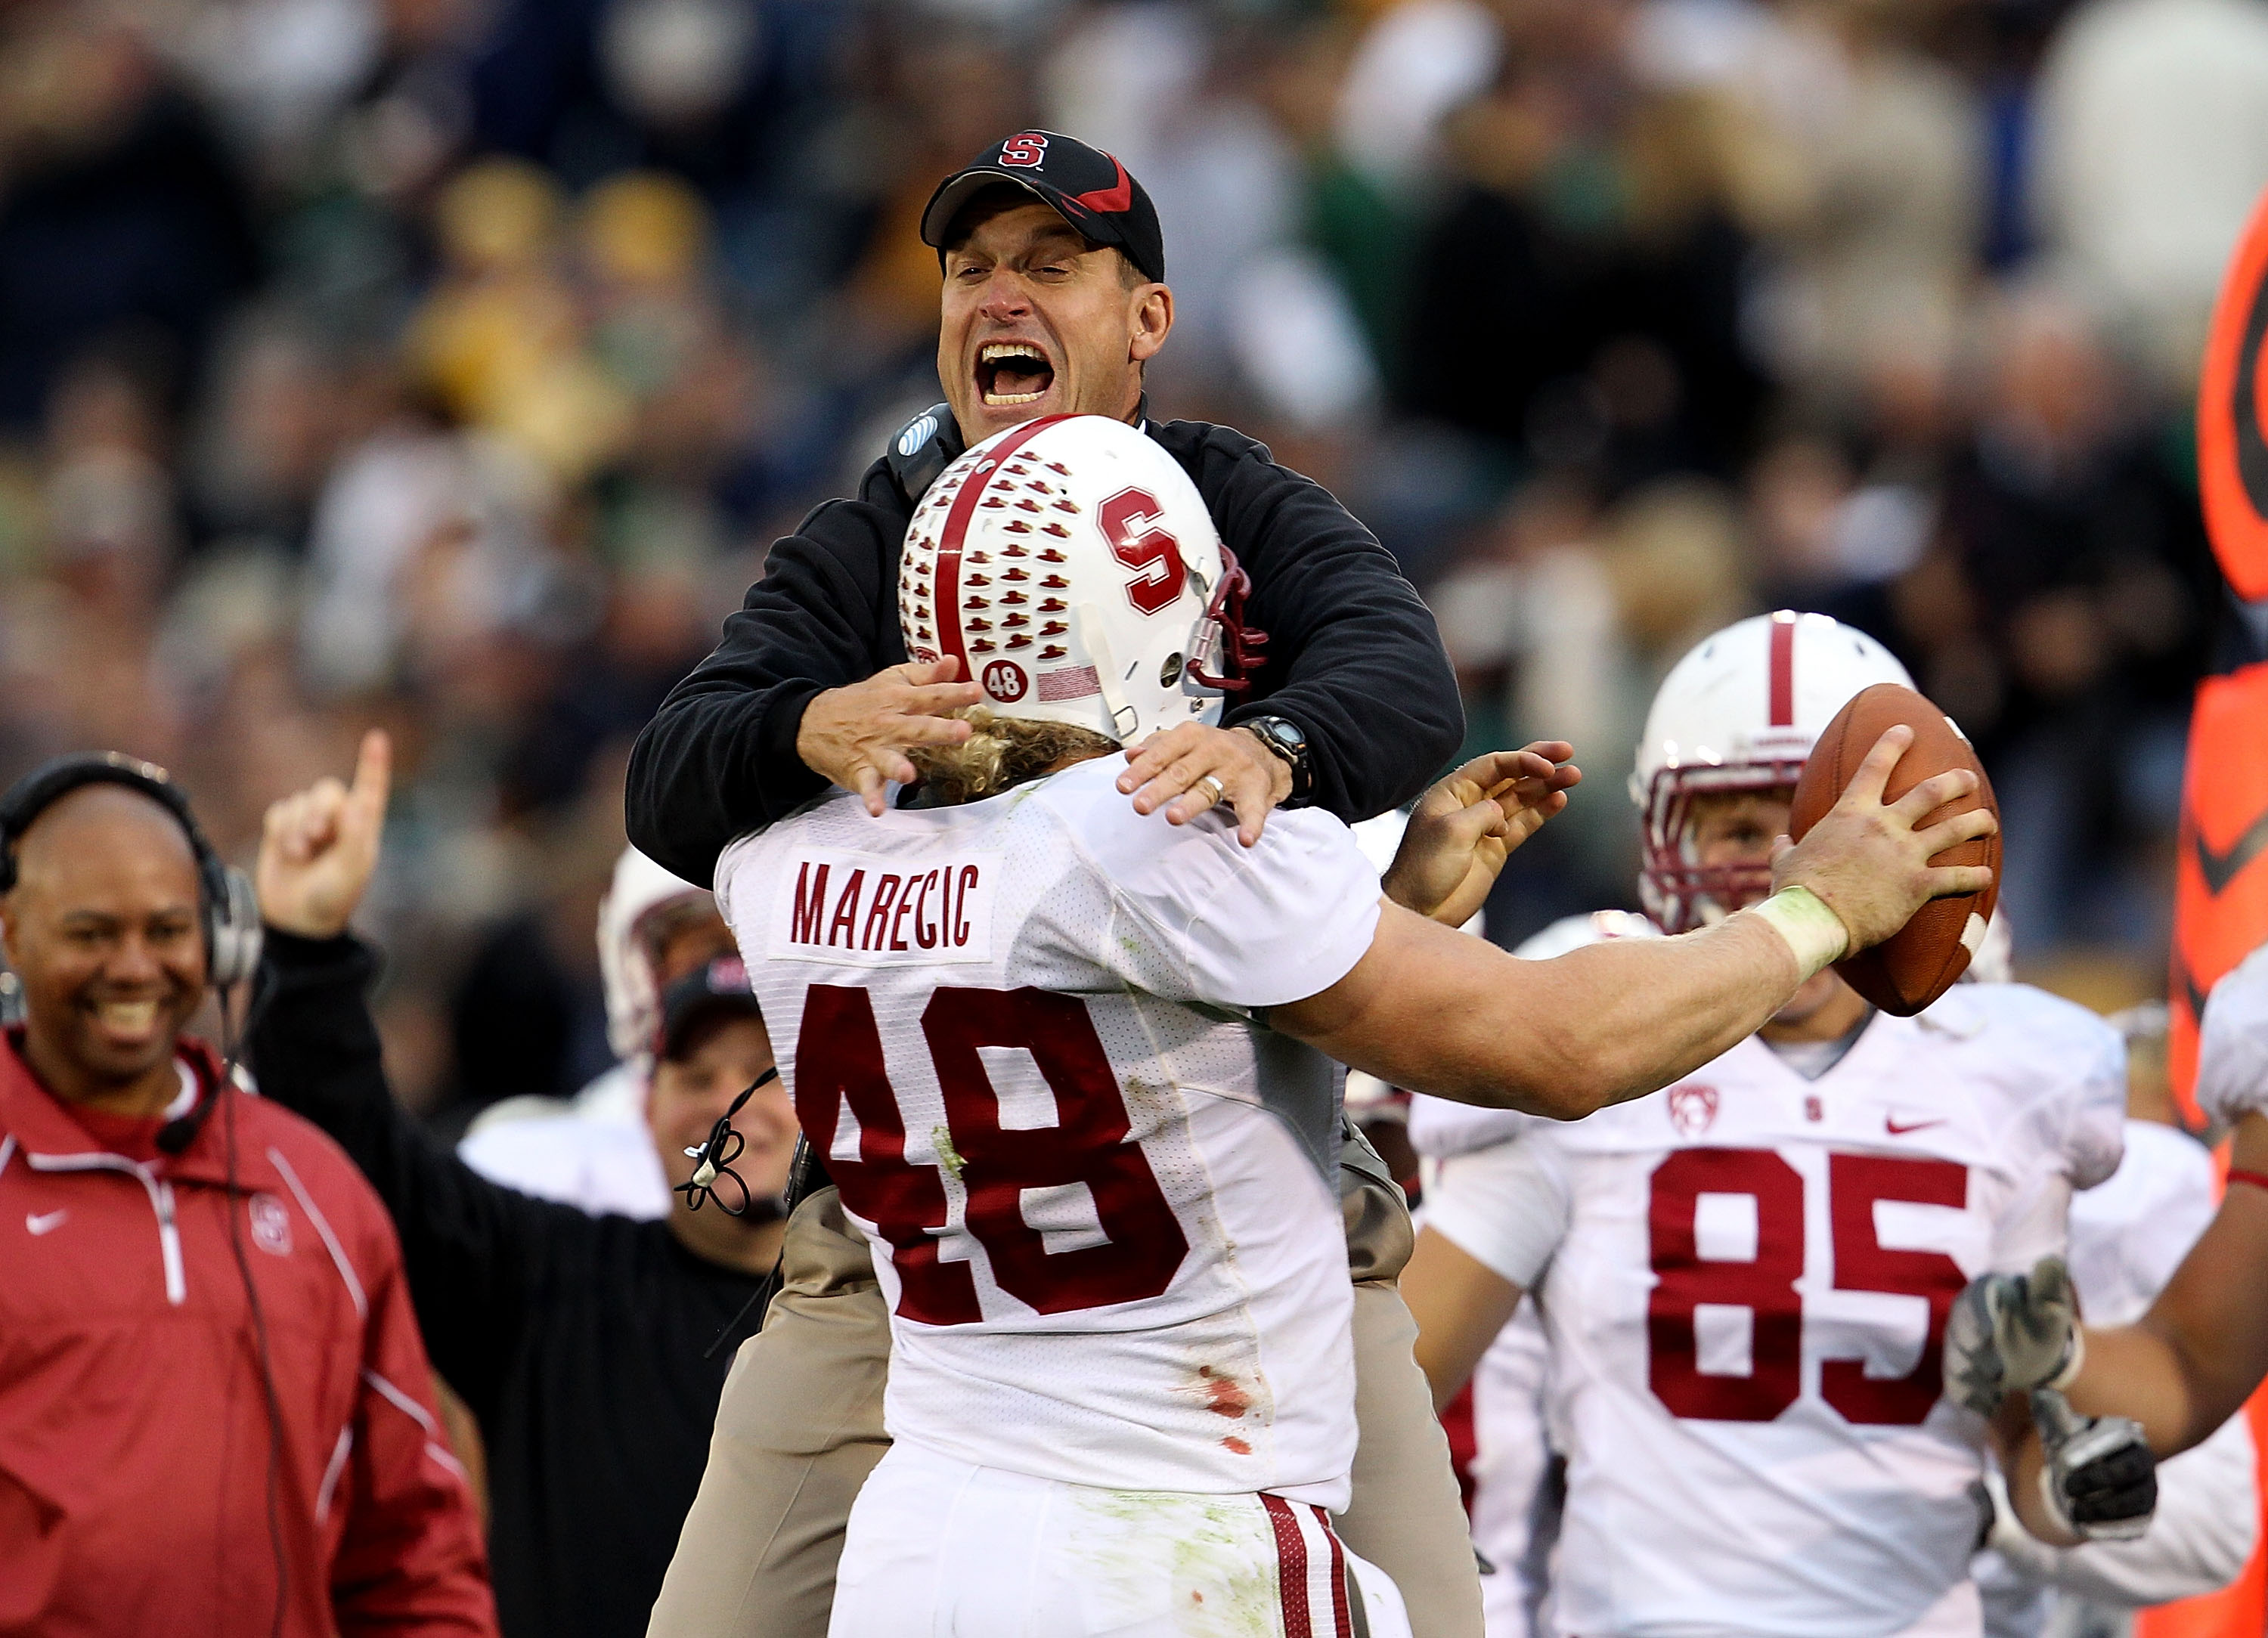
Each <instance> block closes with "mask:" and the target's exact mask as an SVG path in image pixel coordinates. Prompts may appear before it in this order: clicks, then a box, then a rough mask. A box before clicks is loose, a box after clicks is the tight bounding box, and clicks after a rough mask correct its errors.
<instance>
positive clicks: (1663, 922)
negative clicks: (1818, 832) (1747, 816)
mask: <svg viewBox="0 0 2268 1638" xmlns="http://www.w3.org/2000/svg"><path fill="white" fill-rule="evenodd" d="M1802 773H1803V764H1802V762H1801V761H1794V762H1786V761H1779V762H1759V763H1750V764H1739V765H1735V766H1733V767H1729V768H1724V767H1719V768H1663V769H1661V771H1660V772H1659V773H1657V774H1656V775H1654V777H1653V785H1652V787H1651V789H1650V790H1649V793H1648V796H1647V800H1646V812H1645V815H1644V827H1643V832H1642V841H1641V846H1642V848H1643V849H1644V852H1643V856H1642V858H1641V862H1640V868H1639V874H1638V896H1639V898H1640V900H1641V901H1642V902H1643V903H1644V904H1645V906H1646V914H1648V915H1650V916H1652V917H1653V920H1654V922H1656V923H1657V924H1658V925H1659V926H1661V928H1662V929H1664V930H1666V931H1668V932H1672V933H1686V932H1690V931H1692V930H1693V929H1695V928H1697V927H1712V926H1714V925H1715V924H1716V923H1717V922H1721V921H1723V920H1724V919H1725V918H1726V917H1727V916H1728V915H1730V914H1733V912H1734V911H1735V910H1737V909H1739V908H1740V907H1742V905H1744V904H1749V903H1753V902H1754V901H1755V900H1758V899H1761V898H1763V897H1764V894H1766V893H1767V892H1771V864H1770V863H1767V862H1764V861H1761V860H1760V861H1757V862H1755V863H1740V864H1704V863H1701V862H1700V860H1699V859H1698V858H1697V857H1696V856H1695V854H1696V851H1697V849H1696V845H1695V840H1694V835H1693V828H1694V804H1695V800H1696V799H1697V798H1699V797H1715V796H1748V795H1762V794H1764V793H1767V792H1771V793H1778V792H1780V791H1785V790H1789V789H1790V788H1791V787H1793V785H1794V783H1795V782H1796V780H1797V779H1798V778H1799V777H1800V775H1802ZM1711 775H1715V777H1713V778H1712V777H1711Z"/></svg>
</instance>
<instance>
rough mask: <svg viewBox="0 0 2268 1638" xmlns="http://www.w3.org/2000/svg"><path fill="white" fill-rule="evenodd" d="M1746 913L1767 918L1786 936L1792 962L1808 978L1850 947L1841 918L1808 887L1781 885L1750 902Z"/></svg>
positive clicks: (1841, 955) (1837, 959)
mask: <svg viewBox="0 0 2268 1638" xmlns="http://www.w3.org/2000/svg"><path fill="white" fill-rule="evenodd" d="M1748 914H1752V915H1756V916H1758V917H1761V918H1762V919H1763V920H1764V921H1765V922H1770V923H1771V928H1772V930H1773V931H1774V932H1776V933H1778V935H1779V936H1780V937H1782V938H1785V939H1786V940H1787V947H1788V949H1789V950H1791V951H1793V952H1794V955H1795V965H1796V966H1798V967H1799V968H1800V969H1801V971H1802V973H1803V976H1804V977H1805V978H1806V979H1807V980H1808V979H1809V978H1811V977H1812V976H1813V975H1814V974H1815V973H1818V972H1819V971H1820V970H1821V969H1822V968H1824V967H1827V966H1831V965H1833V964H1834V963H1835V962H1837V961H1839V960H1841V959H1843V952H1844V951H1845V950H1847V949H1849V948H1850V947H1851V935H1850V932H1849V931H1848V929H1845V927H1844V925H1843V918H1842V917H1841V916H1839V915H1837V914H1835V912H1834V911H1833V910H1831V909H1830V908H1829V907H1828V905H1827V901H1826V900H1823V899H1822V898H1821V897H1820V896H1819V895H1818V894H1817V893H1815V892H1812V891H1811V889H1810V888H1808V887H1783V888H1781V889H1780V890H1779V891H1778V892H1776V893H1774V894H1773V895H1772V896H1771V898H1769V899H1767V900H1764V902H1763V903H1762V904H1758V905H1751V906H1750V907H1749V911H1748Z"/></svg>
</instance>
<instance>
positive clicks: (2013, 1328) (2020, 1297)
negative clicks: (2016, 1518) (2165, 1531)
mask: <svg viewBox="0 0 2268 1638" xmlns="http://www.w3.org/2000/svg"><path fill="white" fill-rule="evenodd" d="M2197 1097H2198V1104H2199V1105H2202V1106H2203V1107H2204V1109H2205V1113H2206V1114H2208V1115H2209V1116H2211V1117H2212V1118H2213V1120H2216V1121H2220V1122H2224V1123H2226V1124H2228V1126H2229V1128H2231V1131H2232V1133H2233V1136H2234V1142H2233V1145H2232V1147H2231V1150H2230V1155H2229V1167H2228V1193H2227V1194H2225V1195H2224V1196H2223V1197H2222V1199H2221V1202H2220V1209H2219V1210H2218V1211H2216V1212H2215V1213H2214V1214H2213V1221H2212V1222H2211V1223H2208V1224H2207V1225H2206V1227H2205V1232H2204V1234H2203V1235H2202V1236H2200V1237H2199V1238H2198V1243H2197V1244H2196V1245H2195V1246H2193V1247H2192V1248H2191V1251H2190V1253H2189V1255H2188V1256H2187V1257H2185V1258H2183V1260H2182V1264H2181V1267H2178V1268H2176V1270H2175V1271H2174V1274H2173V1277H2172V1279H2170V1280H2169V1281H2168V1282H2166V1287H2165V1289H2164V1290H2162V1291H2161V1292H2160V1293H2159V1294H2158V1296H2157V1299H2156V1300H2155V1301H2154V1303H2152V1304H2150V1308H2149V1311H2147V1313H2145V1314H2144V1315H2143V1316H2142V1317H2141V1318H2139V1320H2137V1321H2136V1322H2135V1323H2134V1324H2132V1325H2131V1326H2118V1327H2113V1328H2109V1329H2097V1328H2095V1327H2094V1326H2088V1327H2086V1328H2085V1329H2084V1330H2082V1329H2081V1328H2080V1326H2079V1324H2078V1315H2077V1311H2076V1309H2077V1304H2076V1303H2075V1302H2074V1300H2073V1294H2072V1282H2071V1277H2070V1274H2069V1273H2068V1272H2067V1270H2066V1268H2065V1267H2063V1265H2062V1264H2061V1263H2060V1262H2059V1261H2058V1260H2053V1259H2050V1260H2044V1261H2043V1262H2042V1264H2041V1265H2040V1266H2039V1267H2036V1268H2035V1269H2033V1270H2032V1271H2031V1272H2030V1273H2029V1274H2021V1273H2018V1274H1995V1275H1993V1276H1992V1277H1989V1278H1985V1279H1981V1280H1979V1281H1977V1282H1976V1283H1975V1284H1974V1285H1972V1286H1971V1287H1970V1289H1969V1290H1968V1291H1966V1292H1964V1293H1963V1294H1962V1300H1961V1304H1960V1308H1959V1310H1958V1311H1957V1313H1956V1315H1955V1324H1954V1326H1953V1327H1952V1329H1951V1331H1950V1332H1949V1333H1948V1336H1947V1339H1946V1354H1945V1358H1946V1365H1945V1369H1946V1375H1947V1377H1948V1380H1949V1381H1951V1382H1953V1383H1954V1384H1955V1385H1956V1386H1958V1387H1959V1388H1960V1389H1961V1390H1962V1392H1964V1393H1966V1394H1967V1395H1969V1396H1970V1398H1971V1399H1972V1400H1973V1401H1975V1402H1976V1403H1978V1404H1981V1405H1990V1404H1995V1403H1998V1402H1999V1400H2000V1399H2003V1398H2005V1397H2008V1396H2014V1395H2020V1394H2024V1393H2035V1394H2036V1392H2038V1391H2039V1390H2042V1389H2045V1390H2047V1391H2048V1392H2051V1393H2057V1394H2059V1395H2061V1397H2062V1398H2063V1399H2066V1400H2067V1401H2068V1402H2069V1404H2070V1406H2071V1407H2072V1408H2073V1411H2075V1412H2076V1413H2078V1414H2081V1415H2094V1416H2099V1417H2101V1418H2102V1419H2103V1420H2104V1421H2121V1420H2124V1419H2127V1418H2132V1420H2133V1421H2136V1422H2138V1423H2139V1426H2140V1429H2141V1431H2142V1433H2143V1434H2144V1435H2145V1436H2147V1438H2148V1441H2149V1444H2150V1448H2151V1449H2152V1450H2153V1451H2156V1452H2157V1453H2158V1454H2159V1455H2160V1456H2167V1455H2171V1454H2173V1453H2174V1452H2176V1451H2186V1450H2188V1449H2190V1448H2191V1446H2192V1445H2195V1444H2198V1443H2200V1442H2202V1441H2203V1440H2205V1438H2206V1437H2207V1436H2210V1435H2211V1434H2212V1433H2213V1430H2214V1429H2216V1428H2219V1427H2220V1425H2221V1424H2222V1423H2223V1422H2225V1421H2228V1419H2229V1418H2230V1417H2231V1416H2233V1415H2234V1414H2235V1413H2236V1411H2237V1409H2238V1408H2239V1407H2241V1406H2242V1405H2243V1403H2244V1401H2245V1400H2246V1399H2248V1398H2250V1395H2251V1393H2252V1392H2253V1390H2254V1389H2256V1388H2257V1387H2258V1386H2259V1385H2260V1379H2261V1377H2263V1376H2264V1375H2268V1304H2261V1303H2260V1302H2258V1301H2257V1298H2256V1296H2255V1295H2254V1293H2255V1291H2256V1289H2257V1286H2258V1283H2259V1275H2260V1274H2261V1273H2262V1271H2264V1270H2268V945H2264V946H2263V947H2262V948H2260V949H2258V950H2255V951H2253V952H2252V953H2251V954H2250V956H2247V957H2246V958H2245V959H2244V960H2243V961H2242V962H2241V963H2239V964H2238V965H2237V966H2236V968H2235V970H2234V971H2233V972H2231V973H2228V975H2227V976H2226V977H2224V978H2223V979H2222V980H2221V981H2220V983H2218V984H2217V985H2215V986H2214V987H2213V995H2212V996H2211V998H2210V999H2209V1000H2207V1002H2206V1003H2205V1017H2204V1018H2203V1019H2202V1021H2201V1023H2200V1027H2199V1030H2198V1071H2197ZM2040 1460H2041V1453H2040V1452H2039V1451H2037V1450H2036V1449H2033V1448H2027V1449H2026V1450H2025V1451H2023V1452H2022V1453H2021V1458H2020V1463H2021V1465H2020V1466H2019V1467H2018V1468H2017V1469H2015V1470H2013V1471H2012V1472H2011V1474H2010V1477H2009V1487H2010V1490H2011V1492H2012V1493H2013V1492H2015V1491H2018V1490H2020V1489H2021V1487H2024V1486H2025V1485H2026V1484H2027V1482H2029V1480H2030V1478H2031V1473H2032V1472H2033V1470H2035V1469H2036V1468H2037V1467H2038V1466H2039V1465H2040Z"/></svg>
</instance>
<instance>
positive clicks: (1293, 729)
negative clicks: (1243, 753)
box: [1236, 716, 1315, 797]
mask: <svg viewBox="0 0 2268 1638" xmlns="http://www.w3.org/2000/svg"><path fill="white" fill-rule="evenodd" d="M1236 725H1237V726H1238V727H1239V728H1243V729H1248V730H1249V731H1251V732H1252V733H1253V734H1254V735H1255V736H1256V738H1258V739H1259V741H1260V743H1261V744H1262V745H1264V746H1267V747H1268V748H1269V749H1270V751H1273V752H1274V753H1276V754H1277V755H1278V756H1280V757H1282V758H1283V759H1284V765H1285V767H1286V768H1290V769H1291V770H1292V796H1294V797H1305V796H1307V795H1308V794H1309V793H1310V792H1311V791H1313V790H1314V783H1315V777H1314V764H1313V763H1312V762H1311V761H1309V760H1308V757H1307V730H1306V729H1304V728H1302V727H1300V724H1297V723H1295V722H1292V721H1291V720H1290V719H1288V718H1286V717H1282V716H1248V717H1246V718H1245V719H1244V720H1243V721H1242V722H1241V723H1239V724H1236Z"/></svg>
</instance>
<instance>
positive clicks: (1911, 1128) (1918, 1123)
mask: <svg viewBox="0 0 2268 1638" xmlns="http://www.w3.org/2000/svg"><path fill="white" fill-rule="evenodd" d="M1946 1124H1947V1120H1946V1118H1945V1117H1942V1116H1940V1118H1939V1119H1937V1120H1899V1119H1898V1118H1897V1117H1896V1115H1884V1116H1883V1117H1882V1125H1883V1126H1884V1128H1887V1129H1888V1130H1889V1135H1891V1136H1892V1137H1904V1135H1906V1134H1907V1133H1909V1132H1926V1131H1927V1130H1929V1128H1932V1127H1933V1126H1944V1125H1946Z"/></svg>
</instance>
